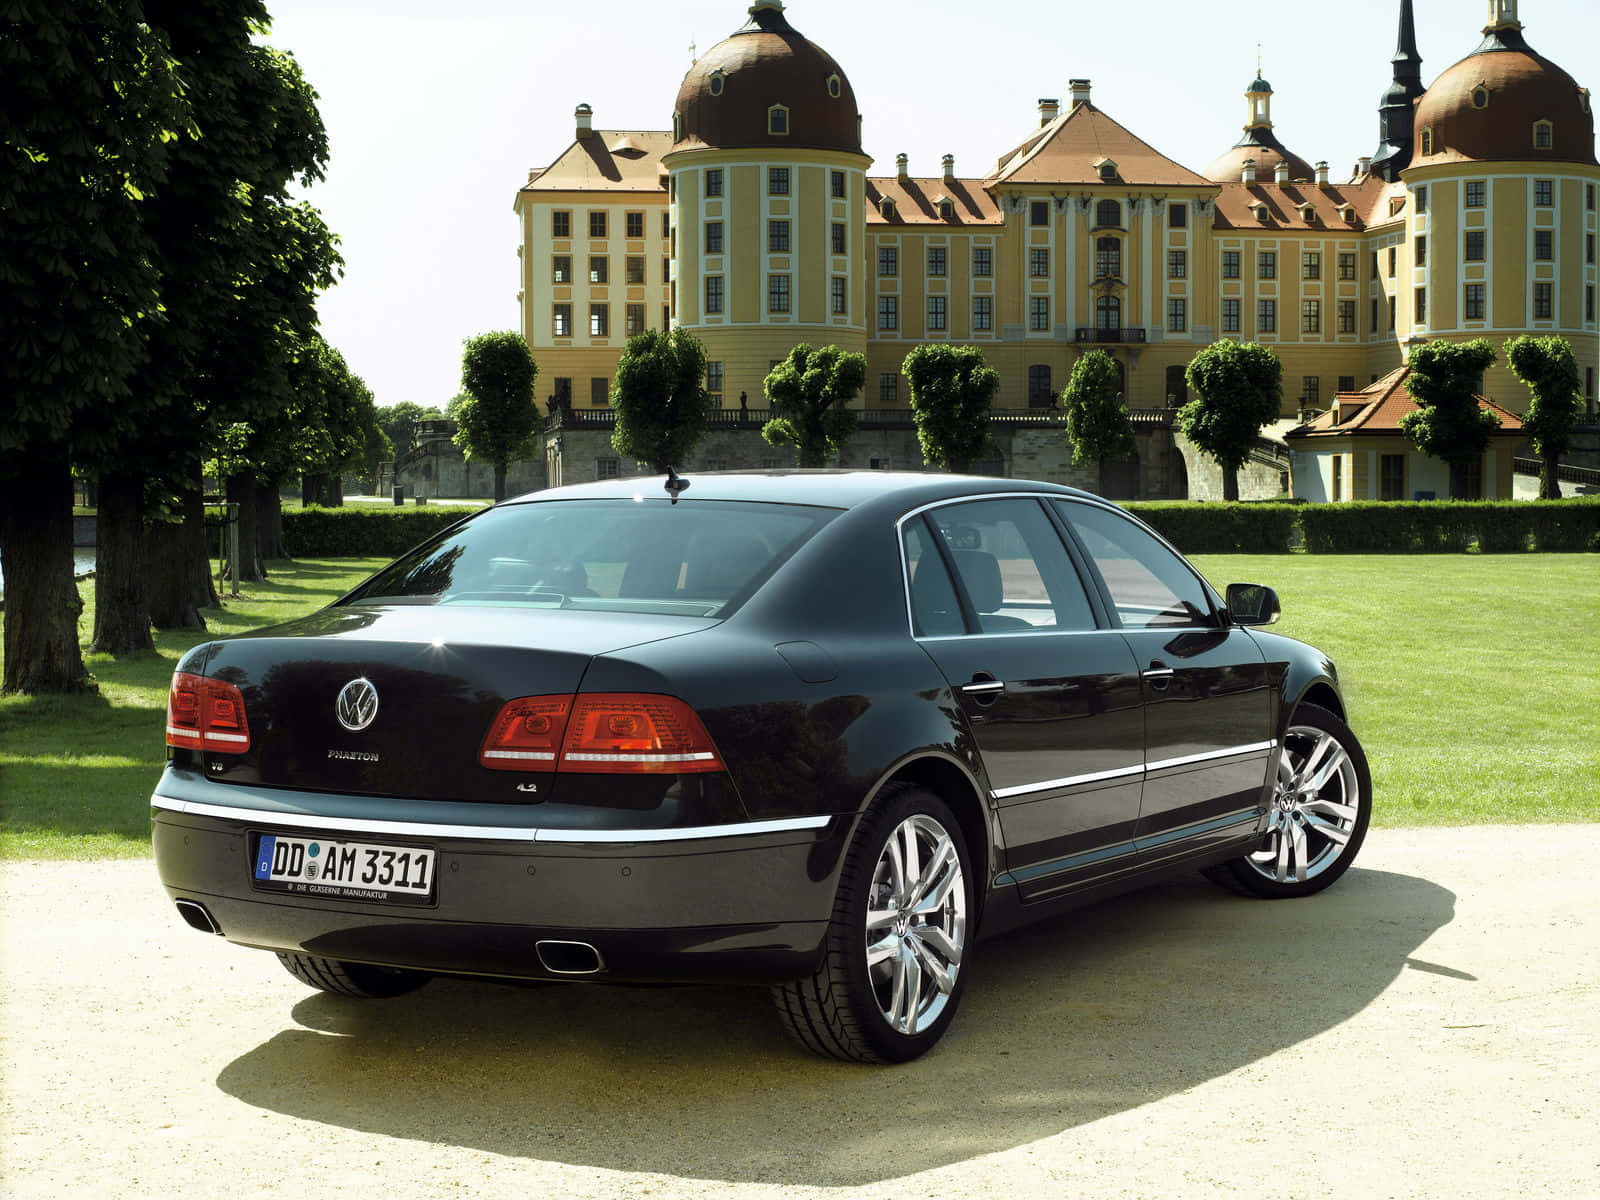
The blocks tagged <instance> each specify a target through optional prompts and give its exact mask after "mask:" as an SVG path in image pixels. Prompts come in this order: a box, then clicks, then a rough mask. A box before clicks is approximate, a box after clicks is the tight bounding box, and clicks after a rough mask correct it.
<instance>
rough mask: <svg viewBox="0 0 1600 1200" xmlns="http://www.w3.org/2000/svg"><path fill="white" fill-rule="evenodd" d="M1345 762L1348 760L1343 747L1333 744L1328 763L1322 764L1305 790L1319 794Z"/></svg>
mask: <svg viewBox="0 0 1600 1200" xmlns="http://www.w3.org/2000/svg"><path fill="white" fill-rule="evenodd" d="M1329 740H1330V741H1331V740H1332V739H1331V738H1330V739H1329ZM1346 761H1348V760H1347V758H1346V756H1345V752H1344V747H1343V746H1340V745H1337V744H1335V746H1334V749H1333V753H1332V754H1330V755H1329V756H1328V761H1327V762H1325V763H1323V764H1322V767H1321V769H1320V770H1318V771H1317V774H1316V776H1315V778H1313V779H1312V780H1311V782H1310V783H1308V784H1306V786H1305V790H1306V791H1308V792H1313V793H1315V792H1320V791H1321V790H1322V789H1323V788H1325V787H1327V786H1328V780H1330V779H1332V778H1333V777H1334V775H1335V774H1337V773H1338V771H1339V770H1340V768H1342V767H1343V766H1344V764H1345V763H1346Z"/></svg>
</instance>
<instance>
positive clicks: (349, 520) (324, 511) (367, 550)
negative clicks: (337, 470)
mask: <svg viewBox="0 0 1600 1200" xmlns="http://www.w3.org/2000/svg"><path fill="white" fill-rule="evenodd" d="M469 515H471V514H470V513H469V512H468V511H467V510H466V509H461V508H430V507H427V506H424V507H421V508H409V507H408V508H399V507H395V508H355V507H349V508H307V509H304V510H301V511H298V512H295V511H291V512H286V513H284V514H283V547H284V549H285V550H287V551H288V552H289V554H290V555H291V556H294V557H310V558H397V557H399V556H400V555H402V554H404V553H405V552H406V551H407V550H409V549H411V548H412V547H413V546H415V545H417V544H418V543H419V542H425V541H427V540H428V539H429V538H431V537H432V536H433V535H434V534H436V533H438V532H439V531H440V530H441V529H444V528H446V527H447V526H450V525H454V524H455V523H456V522H457V521H459V520H461V518H463V517H465V516H469Z"/></svg>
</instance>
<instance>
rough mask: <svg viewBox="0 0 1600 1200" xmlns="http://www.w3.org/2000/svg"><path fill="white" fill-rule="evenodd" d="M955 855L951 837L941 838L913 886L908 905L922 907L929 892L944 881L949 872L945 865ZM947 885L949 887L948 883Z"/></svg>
mask: <svg viewBox="0 0 1600 1200" xmlns="http://www.w3.org/2000/svg"><path fill="white" fill-rule="evenodd" d="M954 855H955V847H954V846H952V845H951V844H950V839H949V838H947V837H942V838H940V839H939V842H938V845H936V846H934V848H933V854H932V856H930V857H929V859H928V863H927V866H925V867H924V868H923V869H922V874H921V875H919V876H918V877H917V881H916V883H914V884H913V885H912V887H911V895H910V897H909V898H908V899H907V901H906V907H908V908H920V907H921V905H922V903H923V901H924V899H925V898H926V897H927V895H928V893H929V892H930V891H931V890H933V889H934V888H935V887H937V886H938V885H939V884H940V883H941V882H942V879H943V877H944V876H945V875H946V874H947V872H946V871H945V865H946V864H947V863H948V862H949V861H950V860H951V858H953V857H954ZM946 887H947V889H948V885H946ZM935 907H937V905H935Z"/></svg>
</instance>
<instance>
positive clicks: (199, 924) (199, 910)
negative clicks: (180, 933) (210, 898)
mask: <svg viewBox="0 0 1600 1200" xmlns="http://www.w3.org/2000/svg"><path fill="white" fill-rule="evenodd" d="M177 904H178V915H179V916H180V917H182V918H183V919H184V921H185V922H186V923H187V924H188V925H189V926H190V927H192V928H194V929H198V930H199V931H200V932H201V933H214V934H216V935H217V936H218V937H221V936H222V927H221V926H220V925H218V924H217V922H216V919H215V918H214V917H213V916H212V915H211V914H210V913H209V912H207V911H206V906H205V905H204V904H201V903H199V902H198V901H195V900H179V901H178V902H177Z"/></svg>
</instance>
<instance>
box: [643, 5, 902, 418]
mask: <svg viewBox="0 0 1600 1200" xmlns="http://www.w3.org/2000/svg"><path fill="white" fill-rule="evenodd" d="M672 136H673V143H672V149H671V151H670V152H669V153H668V154H667V155H665V156H664V157H663V159H662V163H663V165H664V166H665V167H666V169H667V172H668V177H669V185H668V186H669V188H670V192H669V205H670V209H671V214H672V216H671V221H672V232H673V312H674V323H675V324H676V325H678V326H680V327H682V328H684V329H687V330H689V331H690V332H692V333H693V334H694V335H695V336H696V337H698V338H699V339H700V340H701V341H702V342H704V343H705V346H706V357H707V360H708V362H710V363H711V364H712V368H711V372H710V373H711V378H712V388H713V394H716V385H717V384H718V383H720V385H721V388H722V392H721V394H722V395H723V397H724V404H726V405H727V406H729V407H731V406H732V405H733V404H734V403H736V402H737V398H738V397H739V395H740V393H748V395H749V398H750V403H751V404H752V405H754V406H761V405H762V404H763V403H764V401H763V400H762V383H763V381H764V380H765V378H766V375H767V372H768V370H769V369H770V364H771V363H772V362H773V361H774V360H777V359H781V358H784V357H786V356H787V355H788V353H789V351H790V349H792V348H793V347H794V346H795V345H797V344H798V343H800V342H810V343H812V344H813V345H827V344H834V345H838V346H840V347H841V348H843V349H846V350H853V351H858V352H864V351H865V350H866V337H867V326H866V317H867V313H866V287H865V280H864V279H863V278H862V276H863V267H862V264H863V262H864V256H863V252H862V247H863V246H864V244H865V243H864V240H863V239H864V238H865V236H866V217H865V209H864V205H865V202H866V169H867V167H868V166H870V165H871V161H872V160H871V159H869V158H868V157H867V156H866V155H865V154H863V153H862V151H861V118H860V115H859V113H858V112H857V110H856V100H855V92H854V91H853V90H852V89H851V87H850V81H849V79H847V78H846V77H845V74H844V72H843V71H842V70H840V68H839V65H838V63H836V62H835V61H834V60H833V58H832V57H831V56H830V55H829V54H828V53H827V52H826V51H825V50H823V49H822V48H821V47H819V46H817V45H815V44H814V43H812V42H810V41H807V40H806V39H805V38H804V37H802V36H801V35H800V34H799V33H798V32H796V30H795V29H794V27H793V26H791V25H790V24H789V21H788V19H787V18H786V17H785V16H784V11H783V5H782V3H780V2H779V0H756V2H755V3H753V4H752V5H751V6H750V10H749V20H748V21H746V22H745V24H744V25H743V26H741V27H740V28H739V29H737V30H735V31H734V33H733V34H732V35H731V36H729V37H728V38H726V39H724V40H723V41H721V42H719V43H717V45H715V46H713V47H712V48H711V49H710V50H709V51H707V52H706V53H705V54H704V55H702V56H701V57H700V58H699V59H698V60H697V61H696V62H695V64H694V66H692V67H691V68H690V69H689V73H688V74H687V75H685V76H684V79H683V84H682V86H681V87H679V89H678V98H677V102H676V104H675V105H674V106H673V113H672Z"/></svg>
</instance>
